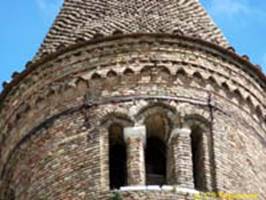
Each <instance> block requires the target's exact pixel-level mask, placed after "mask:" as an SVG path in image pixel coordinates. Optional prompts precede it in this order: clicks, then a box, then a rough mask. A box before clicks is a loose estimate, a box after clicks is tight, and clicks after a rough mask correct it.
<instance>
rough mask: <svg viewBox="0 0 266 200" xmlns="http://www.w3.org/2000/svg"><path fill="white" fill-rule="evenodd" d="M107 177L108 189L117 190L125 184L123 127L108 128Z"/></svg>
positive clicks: (125, 157)
mask: <svg viewBox="0 0 266 200" xmlns="http://www.w3.org/2000/svg"><path fill="white" fill-rule="evenodd" d="M109 176H110V189H119V188H120V187H121V186H125V185H126V184H127V153H126V145H125V142H124V139H123V127H122V126H120V125H119V124H113V125H111V126H110V127H109Z"/></svg>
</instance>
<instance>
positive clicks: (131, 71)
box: [123, 68, 134, 76]
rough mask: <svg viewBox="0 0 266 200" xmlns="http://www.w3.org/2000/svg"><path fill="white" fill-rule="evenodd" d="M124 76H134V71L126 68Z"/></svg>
mask: <svg viewBox="0 0 266 200" xmlns="http://www.w3.org/2000/svg"><path fill="white" fill-rule="evenodd" d="M123 75H126V76H130V75H134V71H133V70H132V69H131V68H126V69H125V70H124V71H123Z"/></svg>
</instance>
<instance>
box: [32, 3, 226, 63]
mask: <svg viewBox="0 0 266 200" xmlns="http://www.w3.org/2000/svg"><path fill="white" fill-rule="evenodd" d="M160 32H163V33H174V34H183V35H190V36H192V37H195V38H201V39H203V40H207V41H210V42H213V43H216V44H219V45H221V46H223V47H228V46H229V44H228V42H227V41H226V39H225V38H224V36H223V35H222V33H221V31H220V30H219V29H218V27H217V26H216V25H215V24H214V23H213V21H212V20H211V19H210V17H209V16H208V14H207V13H206V12H205V10H204V9H203V8H202V6H201V5H200V3H199V2H198V1H197V0H186V1H183V0H171V1H169V0H161V1H157V0H130V1H119V0H104V1H103V0H101V1H99V0H97V1H95V0H82V1H76V0H66V1H65V2H64V5H63V8H62V10H61V12H60V13H59V15H58V17H57V19H56V21H55V23H54V25H53V27H52V28H51V30H50V31H49V33H48V35H47V37H46V39H45V41H44V43H43V44H42V46H41V48H40V50H39V53H38V55H37V57H36V58H38V57H42V56H44V55H45V54H50V53H52V52H56V51H57V50H58V49H60V48H65V47H66V46H69V45H71V44H75V43H78V42H80V41H86V40H90V39H92V38H99V37H104V36H110V35H112V34H121V33H126V34H128V33H160Z"/></svg>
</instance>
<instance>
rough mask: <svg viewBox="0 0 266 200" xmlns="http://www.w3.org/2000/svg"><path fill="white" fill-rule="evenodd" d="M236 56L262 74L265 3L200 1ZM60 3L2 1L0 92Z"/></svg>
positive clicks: (265, 66)
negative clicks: (244, 58) (247, 58)
mask: <svg viewBox="0 0 266 200" xmlns="http://www.w3.org/2000/svg"><path fill="white" fill-rule="evenodd" d="M200 1H201V3H202V4H203V5H204V7H205V8H206V9H207V11H208V13H209V14H210V15H211V16H212V17H213V19H214V21H215V22H216V24H218V26H219V27H220V28H221V29H222V31H223V33H224V34H225V36H226V37H227V39H228V40H229V41H230V43H231V44H232V46H234V47H235V48H236V50H237V51H238V53H239V54H241V55H242V54H247V55H249V56H250V58H251V60H252V62H253V63H255V64H259V65H261V66H262V67H263V70H264V72H266V37H265V36H266V1H264V0H200ZM62 2H63V0H23V1H22V0H6V1H3V2H1V7H0V85H1V86H0V91H1V89H2V84H1V83H2V82H3V81H9V80H10V77H11V74H12V73H13V72H14V71H22V70H23V69H24V66H25V63H26V62H27V61H29V60H31V58H32V57H33V55H34V54H35V53H36V51H37V49H38V48H39V45H40V44H41V42H42V40H43V39H44V36H45V35H46V33H47V32H48V30H49V27H50V26H51V24H52V22H53V20H54V18H55V16H56V14H57V12H58V11H59V8H60V6H61V5H62Z"/></svg>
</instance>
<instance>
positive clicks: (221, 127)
mask: <svg viewBox="0 0 266 200" xmlns="http://www.w3.org/2000/svg"><path fill="white" fill-rule="evenodd" d="M265 91H266V77H265V75H264V74H263V73H262V72H261V70H260V69H259V68H258V66H256V65H253V64H251V63H250V62H249V60H248V57H247V56H244V57H241V56H239V55H237V54H236V53H235V52H234V49H233V48H232V47H230V45H229V43H228V42H227V41H226V39H225V38H224V37H223V35H222V33H221V32H220V30H219V29H218V28H217V27H216V25H215V24H214V23H213V22H212V20H211V19H210V17H209V16H208V15H207V14H206V12H205V11H204V9H203V8H202V6H201V5H200V3H199V2H198V0H65V2H64V5H63V7H62V9H61V11H60V13H59V15H58V17H57V18H56V20H55V22H54V24H53V26H52V28H51V29H50V31H49V33H48V35H47V36H46V38H45V40H44V42H43V44H42V45H41V48H40V49H39V51H38V53H37V54H36V56H35V57H34V59H33V60H32V61H31V62H30V63H28V64H27V66H26V69H25V70H24V71H23V72H22V73H14V75H13V80H12V81H11V82H10V83H5V84H4V90H3V92H2V94H1V96H0V130H1V131H0V199H1V200H96V199H97V200H109V199H110V200H112V199H113V200H118V199H120V200H121V199H124V200H133V199H138V200H154V199H158V200H176V199H182V200H183V199H188V200H192V199H200V198H199V195H203V194H209V195H211V194H217V193H220V194H221V192H223V193H226V194H231V195H233V194H246V195H251V194H253V195H258V198H259V199H263V200H264V199H266V192H265V191H266V159H265V155H266V136H265V134H266V95H265ZM247 197H249V198H251V197H250V196H247ZM252 198H255V197H254V196H253V197H252Z"/></svg>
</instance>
